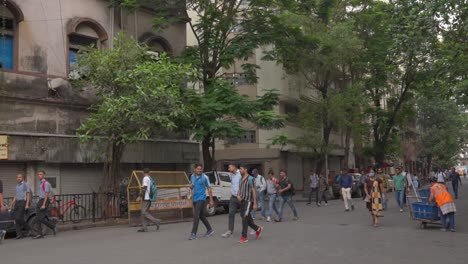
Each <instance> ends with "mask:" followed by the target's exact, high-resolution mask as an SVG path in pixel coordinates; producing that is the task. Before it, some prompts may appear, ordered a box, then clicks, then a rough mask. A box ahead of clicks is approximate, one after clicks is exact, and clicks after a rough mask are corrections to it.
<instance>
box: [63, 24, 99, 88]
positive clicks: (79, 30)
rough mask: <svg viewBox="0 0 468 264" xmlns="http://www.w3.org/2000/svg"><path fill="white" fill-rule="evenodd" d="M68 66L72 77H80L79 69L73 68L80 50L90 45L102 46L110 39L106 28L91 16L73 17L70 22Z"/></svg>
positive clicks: (68, 30)
mask: <svg viewBox="0 0 468 264" xmlns="http://www.w3.org/2000/svg"><path fill="white" fill-rule="evenodd" d="M67 32H68V68H69V74H70V75H69V77H70V78H72V79H73V78H80V77H81V76H80V74H79V70H78V69H73V65H74V64H75V63H76V59H77V54H78V51H80V50H81V51H83V50H86V49H89V48H90V47H94V48H101V46H103V44H104V42H105V41H106V40H107V39H108V36H107V33H106V31H105V29H104V28H103V27H102V26H101V25H100V24H99V23H98V22H97V21H95V20H93V19H91V18H73V19H71V20H70V21H69V22H68V25H67Z"/></svg>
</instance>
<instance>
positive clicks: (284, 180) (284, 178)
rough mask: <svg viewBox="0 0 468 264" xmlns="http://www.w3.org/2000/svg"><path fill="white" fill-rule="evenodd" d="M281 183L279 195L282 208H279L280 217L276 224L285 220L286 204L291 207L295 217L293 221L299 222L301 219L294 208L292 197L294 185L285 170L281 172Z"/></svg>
mask: <svg viewBox="0 0 468 264" xmlns="http://www.w3.org/2000/svg"><path fill="white" fill-rule="evenodd" d="M280 178H281V179H280V181H279V188H280V189H279V191H278V192H279V194H280V208H279V215H278V219H276V220H275V221H276V222H281V221H282V220H283V210H284V204H285V203H288V205H289V207H290V208H291V210H292V211H293V214H294V217H293V220H294V221H297V220H298V219H299V217H298V216H297V210H296V207H295V206H294V203H293V200H292V196H293V191H292V189H293V185H292V183H291V181H290V180H289V178H288V175H287V174H286V171H285V170H281V171H280Z"/></svg>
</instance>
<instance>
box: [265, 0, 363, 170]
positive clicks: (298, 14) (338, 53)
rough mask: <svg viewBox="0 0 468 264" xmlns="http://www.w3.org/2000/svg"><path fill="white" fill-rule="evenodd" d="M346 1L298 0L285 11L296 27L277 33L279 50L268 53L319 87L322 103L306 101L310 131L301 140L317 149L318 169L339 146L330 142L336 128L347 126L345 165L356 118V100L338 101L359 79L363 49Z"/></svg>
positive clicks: (283, 16) (303, 117)
mask: <svg viewBox="0 0 468 264" xmlns="http://www.w3.org/2000/svg"><path fill="white" fill-rule="evenodd" d="M346 4H347V1H337V0H322V1H296V5H295V7H296V9H292V10H291V9H290V10H288V11H285V12H283V13H282V14H281V16H280V19H281V21H282V22H283V24H286V25H287V28H291V29H295V30H293V31H292V34H286V35H285V36H284V37H283V38H278V39H277V40H276V42H275V49H274V50H272V51H271V52H270V53H269V54H268V55H269V56H270V58H271V59H277V60H279V61H280V62H282V63H283V65H284V66H285V67H286V69H287V70H288V71H289V72H291V73H299V74H300V75H301V76H302V77H303V78H304V79H305V80H306V83H307V86H308V88H309V89H311V90H315V91H318V97H319V98H318V101H319V102H314V103H308V102H307V101H305V103H304V104H302V108H303V110H302V111H301V114H300V116H301V118H299V119H300V120H301V126H302V128H303V129H304V131H305V133H306V134H305V136H304V137H303V138H301V139H299V140H298V141H297V143H298V144H299V145H300V146H299V147H300V148H302V149H304V150H307V149H309V150H310V151H312V152H314V153H315V155H316V157H317V158H318V159H319V162H318V166H317V170H321V169H322V167H323V165H324V163H326V161H327V159H328V154H329V153H330V151H331V150H332V149H334V148H336V147H337V146H333V145H332V144H331V142H330V136H331V134H332V131H333V129H336V128H343V129H344V130H345V131H346V143H347V144H346V146H345V151H346V159H345V162H344V163H346V164H343V165H344V166H347V165H348V164H347V157H349V152H350V149H349V146H350V138H351V133H352V129H353V126H352V125H351V124H350V122H354V121H356V120H355V118H354V117H352V115H354V114H355V113H356V111H347V110H348V109H349V108H347V106H348V105H351V104H342V105H341V106H340V105H338V104H339V102H340V101H343V100H342V99H341V98H343V97H342V96H340V93H343V92H345V91H346V90H347V89H348V88H349V87H351V86H353V85H354V84H355V82H356V84H357V81H358V80H356V76H355V75H356V70H355V66H354V64H355V63H354V61H355V60H356V58H357V57H358V56H359V54H360V53H361V52H362V43H361V40H360V39H359V37H358V35H357V34H356V32H355V30H354V25H353V21H352V20H351V19H349V18H347V15H346V8H347V5H346ZM353 91H355V92H357V91H359V90H353ZM351 94H352V95H353V100H354V99H355V98H358V97H356V96H355V94H354V93H349V94H348V95H351ZM341 103H345V102H344V101H343V102H341ZM358 111H359V108H358ZM352 119H353V120H352ZM346 120H347V121H348V122H346ZM359 123H360V122H359ZM316 133H318V134H316Z"/></svg>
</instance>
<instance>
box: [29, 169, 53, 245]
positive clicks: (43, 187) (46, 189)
mask: <svg viewBox="0 0 468 264" xmlns="http://www.w3.org/2000/svg"><path fill="white" fill-rule="evenodd" d="M45 175H46V173H45V171H43V170H40V171H39V172H38V173H37V177H38V178H39V186H38V187H37V190H39V191H38V192H39V201H38V202H37V204H36V219H37V227H36V230H37V232H38V234H37V236H35V237H34V238H35V239H38V238H43V237H44V235H43V234H42V226H41V224H44V225H45V226H47V227H48V228H50V229H51V230H52V232H53V234H54V236H55V235H56V233H57V229H56V226H55V223H53V222H52V221H50V220H49V219H48V218H47V208H48V207H49V204H50V197H49V194H50V193H51V190H52V186H51V185H50V183H49V182H48V181H46V179H45Z"/></svg>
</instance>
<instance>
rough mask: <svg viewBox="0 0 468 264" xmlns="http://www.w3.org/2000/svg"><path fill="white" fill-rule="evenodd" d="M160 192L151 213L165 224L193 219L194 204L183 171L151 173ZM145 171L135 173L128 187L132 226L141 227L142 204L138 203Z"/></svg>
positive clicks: (129, 214)
mask: <svg viewBox="0 0 468 264" xmlns="http://www.w3.org/2000/svg"><path fill="white" fill-rule="evenodd" d="M149 175H150V176H151V178H153V180H154V182H155V184H156V186H157V188H158V191H157V200H156V202H153V203H151V207H150V212H151V214H152V215H153V216H155V217H156V218H159V219H162V220H163V222H180V221H185V220H189V219H191V218H192V215H193V212H192V208H193V204H192V200H191V199H190V196H191V190H190V187H189V183H190V181H189V178H188V176H187V174H186V173H185V172H183V171H151V172H150V173H149ZM143 177H144V174H143V171H133V172H132V175H131V177H130V180H129V183H128V187H127V199H128V220H129V223H130V225H139V224H141V223H140V210H141V203H139V202H136V199H137V197H138V195H139V193H140V190H141V188H142V183H143Z"/></svg>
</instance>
